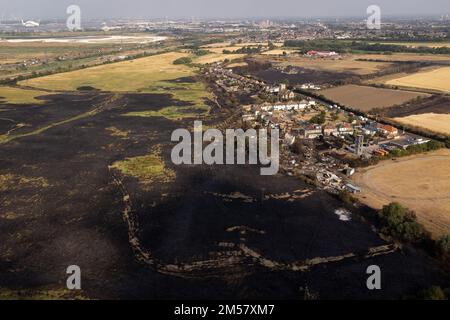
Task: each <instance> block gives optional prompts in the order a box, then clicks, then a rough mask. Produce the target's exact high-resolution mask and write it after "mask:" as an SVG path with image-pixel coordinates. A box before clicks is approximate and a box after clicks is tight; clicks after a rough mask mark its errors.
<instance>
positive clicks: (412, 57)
mask: <svg viewBox="0 0 450 320" xmlns="http://www.w3.org/2000/svg"><path fill="white" fill-rule="evenodd" d="M355 58H357V59H368V60H380V61H387V62H389V61H434V62H435V61H450V55H445V54H434V55H433V54H418V53H393V54H359V55H356V56H355Z"/></svg>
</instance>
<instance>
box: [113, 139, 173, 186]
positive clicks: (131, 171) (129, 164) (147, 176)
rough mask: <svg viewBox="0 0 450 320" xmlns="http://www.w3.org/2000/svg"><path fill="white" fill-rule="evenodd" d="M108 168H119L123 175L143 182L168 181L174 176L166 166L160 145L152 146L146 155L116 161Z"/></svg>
mask: <svg viewBox="0 0 450 320" xmlns="http://www.w3.org/2000/svg"><path fill="white" fill-rule="evenodd" d="M110 168H111V169H116V170H119V171H120V172H121V173H122V174H123V175H125V176H130V177H134V178H137V179H138V180H139V181H140V182H142V183H144V184H148V183H154V182H159V183H164V182H169V181H172V180H173V179H175V177H176V175H175V172H174V171H173V170H172V169H169V168H167V167H166V165H165V163H164V160H163V159H162V157H161V147H160V146H156V147H154V148H153V149H152V151H151V152H150V154H148V155H144V156H140V157H134V158H126V159H125V160H123V161H117V162H115V163H113V164H112V165H111V166H110Z"/></svg>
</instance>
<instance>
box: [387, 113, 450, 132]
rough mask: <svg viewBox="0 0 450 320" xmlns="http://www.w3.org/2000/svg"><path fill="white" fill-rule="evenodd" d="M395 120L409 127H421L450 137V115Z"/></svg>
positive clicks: (428, 115)
mask: <svg viewBox="0 0 450 320" xmlns="http://www.w3.org/2000/svg"><path fill="white" fill-rule="evenodd" d="M394 120H395V121H398V122H400V123H404V124H407V125H409V126H414V127H421V128H425V129H427V130H429V131H432V132H436V133H443V134H446V135H448V136H450V114H439V113H424V114H416V115H411V116H407V117H401V118H394Z"/></svg>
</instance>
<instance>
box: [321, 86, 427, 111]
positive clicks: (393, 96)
mask: <svg viewBox="0 0 450 320" xmlns="http://www.w3.org/2000/svg"><path fill="white" fill-rule="evenodd" d="M320 93H321V94H322V95H324V96H325V97H326V98H328V99H331V100H332V101H335V102H338V103H339V104H341V105H344V106H347V107H349V108H352V109H355V110H360V111H363V112H370V111H371V110H373V109H376V108H377V109H378V108H380V109H381V108H387V107H392V106H394V105H401V104H404V103H406V102H408V101H411V100H414V99H417V98H422V97H427V96H428V95H427V94H423V93H417V92H412V91H403V90H393V89H382V88H374V87H369V86H358V85H345V86H339V87H334V88H331V89H325V90H321V91H320Z"/></svg>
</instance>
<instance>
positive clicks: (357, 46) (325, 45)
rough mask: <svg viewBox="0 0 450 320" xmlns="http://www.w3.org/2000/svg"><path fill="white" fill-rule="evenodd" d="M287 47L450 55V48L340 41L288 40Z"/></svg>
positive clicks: (305, 50)
mask: <svg viewBox="0 0 450 320" xmlns="http://www.w3.org/2000/svg"><path fill="white" fill-rule="evenodd" d="M284 45H285V46H286V47H294V48H298V49H299V50H301V51H303V52H308V51H311V50H323V51H338V52H344V53H345V52H352V51H369V52H391V53H392V52H408V53H427V54H450V48H448V47H445V46H442V47H426V46H422V47H421V46H418V47H409V46H406V45H397V44H386V43H370V42H365V41H338V40H308V41H306V40H287V41H285V42H284Z"/></svg>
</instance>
